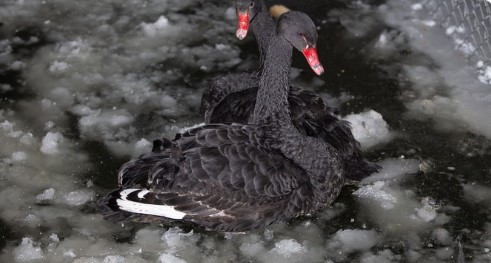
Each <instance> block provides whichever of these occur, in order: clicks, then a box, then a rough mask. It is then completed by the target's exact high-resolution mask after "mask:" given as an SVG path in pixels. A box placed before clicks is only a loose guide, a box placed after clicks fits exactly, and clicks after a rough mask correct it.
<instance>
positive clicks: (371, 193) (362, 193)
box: [353, 181, 398, 209]
mask: <svg viewBox="0 0 491 263" xmlns="http://www.w3.org/2000/svg"><path fill="white" fill-rule="evenodd" d="M385 185H386V183H385V182H382V181H377V182H375V183H373V184H371V185H365V186H363V187H361V188H360V189H358V190H356V191H355V192H354V193H353V195H355V196H357V197H359V198H367V199H372V200H374V201H376V202H378V203H379V204H380V205H381V206H382V207H383V208H385V209H392V208H394V207H395V203H396V202H397V200H398V195H397V193H394V192H393V191H392V190H391V189H390V188H389V187H386V186H385Z"/></svg>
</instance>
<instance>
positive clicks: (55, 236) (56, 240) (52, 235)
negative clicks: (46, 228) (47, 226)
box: [49, 233, 60, 242]
mask: <svg viewBox="0 0 491 263" xmlns="http://www.w3.org/2000/svg"><path fill="white" fill-rule="evenodd" d="M49 240H51V241H53V242H60V238H59V237H58V235H57V234H55V233H53V234H51V235H50V236H49Z"/></svg>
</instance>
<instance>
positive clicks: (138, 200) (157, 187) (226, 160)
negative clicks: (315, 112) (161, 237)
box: [97, 12, 345, 231]
mask: <svg viewBox="0 0 491 263" xmlns="http://www.w3.org/2000/svg"><path fill="white" fill-rule="evenodd" d="M316 41H317V32H316V29H315V26H314V23H313V22H312V20H311V19H310V18H309V17H308V16H307V15H305V14H304V13H301V12H289V13H285V14H283V15H282V16H281V17H280V18H279V20H278V21H277V26H276V30H275V33H274V34H273V35H272V36H271V38H270V43H269V46H268V49H267V52H266V57H265V63H264V68H263V72H262V74H261V77H260V80H259V90H258V99H257V102H256V104H255V108H254V115H253V124H209V125H204V126H202V127H198V128H194V129H190V130H188V131H186V132H184V133H181V134H178V135H176V138H175V139H174V140H173V141H169V140H162V141H158V142H160V143H158V144H156V145H154V149H153V151H152V152H151V153H147V154H143V155H142V156H140V157H138V158H136V159H133V160H131V161H129V162H128V163H126V164H124V165H123V166H122V168H121V169H120V171H119V174H118V177H119V178H118V179H119V188H118V189H116V190H114V191H112V192H111V193H109V194H108V195H106V196H105V197H103V198H102V199H100V200H99V201H98V204H97V208H98V209H99V211H100V212H101V213H102V214H103V215H104V216H105V218H106V219H109V220H115V221H118V220H132V221H140V222H152V221H157V222H162V221H169V220H170V221H172V220H179V221H184V222H191V223H194V224H197V225H200V226H202V227H205V228H206V229H211V230H220V231H245V230H250V229H255V228H260V227H263V226H265V225H269V224H271V223H274V222H277V221H285V220H288V219H291V218H294V217H297V216H301V215H305V214H310V213H314V212H316V211H319V210H320V209H322V208H324V207H326V206H328V205H329V204H330V203H331V202H333V201H334V199H335V198H336V197H337V196H338V194H339V192H340V190H341V188H342V186H343V184H344V180H345V178H344V164H343V160H342V158H341V156H340V153H339V151H338V150H336V149H335V148H334V147H332V146H331V145H330V144H329V143H326V142H325V141H323V140H321V139H319V138H315V137H309V136H305V135H304V134H302V133H300V132H299V131H298V130H297V129H296V128H295V127H294V126H293V124H292V122H291V117H290V112H289V107H288V98H287V97H288V89H289V86H290V84H289V73H290V66H291V58H292V51H293V48H295V49H298V50H300V51H303V50H305V49H307V48H310V47H312V46H315V44H316ZM313 64H314V65H315V66H318V67H320V66H321V65H320V63H319V61H314V63H313Z"/></svg>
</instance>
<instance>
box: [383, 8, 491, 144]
mask: <svg viewBox="0 0 491 263" xmlns="http://www.w3.org/2000/svg"><path fill="white" fill-rule="evenodd" d="M429 6H431V5H429ZM425 8H426V7H425V6H423V9H425ZM408 10H411V3H410V2H404V1H398V0H391V1H388V2H387V3H386V4H385V5H384V6H383V8H380V9H379V12H378V14H380V15H381V17H382V18H383V19H384V20H385V22H386V23H387V24H388V25H389V26H390V27H394V28H396V29H397V31H399V32H401V34H402V35H404V36H405V38H406V39H407V40H408V41H407V42H408V43H407V45H409V47H410V48H411V50H412V53H414V54H417V55H416V56H411V55H409V56H407V58H406V60H407V61H402V63H403V64H408V65H417V66H421V67H426V68H427V71H428V72H430V73H431V74H433V75H434V76H436V78H434V80H435V82H434V83H433V84H432V85H430V86H429V87H428V88H429V90H427V91H424V87H423V86H425V85H421V82H420V80H421V79H423V81H424V76H422V78H418V76H415V77H416V78H414V77H413V78H411V80H410V82H411V83H412V85H413V88H414V90H415V91H416V92H417V93H419V94H411V96H414V97H413V98H412V101H411V102H407V107H408V109H409V113H410V115H411V116H412V117H415V118H427V117H431V118H433V119H435V120H436V122H435V124H436V127H437V128H439V129H444V130H450V131H452V130H455V129H456V128H459V129H463V130H469V131H471V132H474V133H477V134H481V135H484V136H486V137H487V138H488V139H489V138H491V107H489V105H490V104H489V102H490V101H491V93H490V91H489V86H488V85H487V84H485V83H486V75H487V74H486V73H485V72H484V69H483V68H481V69H480V70H481V72H480V73H479V74H476V72H475V68H474V67H472V66H470V65H468V64H467V63H468V62H467V61H466V59H465V56H467V55H470V54H474V52H475V51H476V47H475V46H474V45H473V44H472V43H470V42H468V41H467V40H466V34H467V35H469V33H468V30H471V29H470V28H465V27H464V26H461V25H454V26H449V27H447V28H446V30H442V29H441V28H440V27H437V26H434V27H427V26H424V25H422V24H421V18H420V17H418V16H419V15H424V14H426V15H427V12H432V9H431V8H428V9H427V10H422V11H421V12H408ZM401 18H402V19H401ZM449 38H451V40H450V41H449ZM407 45H406V48H407ZM455 49H458V50H459V51H454V50H455ZM394 55H395V56H398V55H397V53H394ZM388 59H390V57H389V58H388ZM490 74H491V72H490ZM478 75H479V79H478V78H477V77H478Z"/></svg>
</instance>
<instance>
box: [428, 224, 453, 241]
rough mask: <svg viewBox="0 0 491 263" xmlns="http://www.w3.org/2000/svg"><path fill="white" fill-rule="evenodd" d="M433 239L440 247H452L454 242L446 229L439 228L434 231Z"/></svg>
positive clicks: (432, 233)
mask: <svg viewBox="0 0 491 263" xmlns="http://www.w3.org/2000/svg"><path fill="white" fill-rule="evenodd" d="M431 237H432V238H433V239H434V240H435V243H437V244H439V245H451V244H452V242H453V240H452V237H451V236H450V232H448V230H446V229H445V228H440V227H438V228H435V229H433V231H432V232H431Z"/></svg>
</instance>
